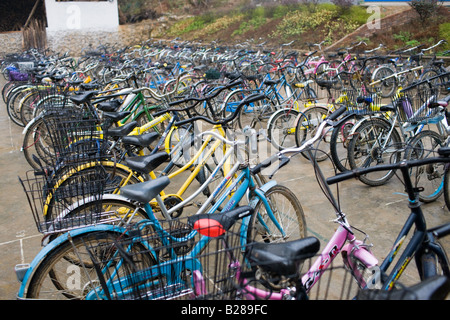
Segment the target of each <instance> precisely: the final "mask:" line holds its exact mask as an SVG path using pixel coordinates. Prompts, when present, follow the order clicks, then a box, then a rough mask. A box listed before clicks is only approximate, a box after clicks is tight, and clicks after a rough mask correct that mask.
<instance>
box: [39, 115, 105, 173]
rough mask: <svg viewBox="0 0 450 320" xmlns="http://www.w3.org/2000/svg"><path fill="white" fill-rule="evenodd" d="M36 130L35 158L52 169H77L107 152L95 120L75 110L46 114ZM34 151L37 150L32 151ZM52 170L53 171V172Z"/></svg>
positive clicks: (99, 127) (97, 122)
mask: <svg viewBox="0 0 450 320" xmlns="http://www.w3.org/2000/svg"><path fill="white" fill-rule="evenodd" d="M43 122H44V124H43V125H42V126H41V127H40V128H39V130H40V131H39V141H37V142H36V143H38V144H39V150H38V153H39V158H40V159H41V160H43V162H44V163H45V164H46V165H47V166H50V167H52V168H57V170H60V169H61V168H62V167H63V166H66V167H68V168H69V167H70V168H72V167H74V166H75V167H77V166H79V165H80V164H82V163H86V162H90V161H96V160H99V159H101V158H102V157H103V156H105V154H106V153H108V146H109V143H108V141H107V140H106V139H104V136H103V131H102V128H101V125H100V123H99V121H98V120H97V119H95V118H92V117H89V116H85V115H84V114H83V113H81V112H79V111H78V110H76V111H75V110H70V109H66V110H65V111H64V112H60V111H58V112H52V113H48V114H47V115H46V116H45V117H44V118H43ZM36 149H38V148H36ZM55 170H56V169H55Z"/></svg>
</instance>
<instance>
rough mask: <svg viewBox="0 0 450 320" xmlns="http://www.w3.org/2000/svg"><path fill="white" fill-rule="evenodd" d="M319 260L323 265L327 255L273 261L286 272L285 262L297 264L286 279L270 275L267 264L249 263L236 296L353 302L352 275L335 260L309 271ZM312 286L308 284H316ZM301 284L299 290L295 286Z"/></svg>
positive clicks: (282, 276)
mask: <svg viewBox="0 0 450 320" xmlns="http://www.w3.org/2000/svg"><path fill="white" fill-rule="evenodd" d="M317 259H320V261H322V262H324V263H325V262H326V261H328V260H329V259H330V257H329V255H326V256H322V255H315V256H313V257H309V256H307V255H304V256H303V257H302V256H297V257H291V258H289V259H288V258H286V259H283V260H282V261H280V260H278V261H277V260H275V261H276V262H275V263H281V264H282V265H283V266H282V267H283V268H289V267H288V266H289V261H290V260H292V261H294V260H295V261H298V263H297V264H296V270H292V273H291V274H289V275H288V276H285V275H279V274H278V273H276V272H273V271H271V270H270V269H271V268H270V267H269V268H267V267H266V266H268V265H271V264H272V262H270V263H267V264H266V263H261V262H260V261H258V263H255V262H254V261H252V262H251V266H252V268H249V269H248V270H249V271H247V272H246V273H245V274H244V277H245V282H241V283H240V284H241V287H240V288H239V290H238V292H239V293H240V297H241V299H244V300H254V299H263V300H271V299H274V300H282V299H299V300H304V299H309V300H350V299H353V298H354V297H355V296H356V295H357V294H358V292H359V291H360V287H359V285H358V284H357V282H356V281H355V278H354V277H353V276H352V273H351V272H350V271H349V269H347V268H346V267H345V265H344V264H343V262H342V260H340V259H339V257H337V258H336V259H335V260H334V261H333V262H332V263H331V265H329V266H328V267H326V268H323V265H322V264H321V265H320V267H319V268H317V269H316V268H314V267H312V266H313V265H314V262H316V260H317ZM319 276H320V278H319V280H317V282H316V283H314V285H312V286H311V283H313V282H314V281H316V279H317V278H318V277H319ZM297 281H301V283H302V285H301V287H298V282H297Z"/></svg>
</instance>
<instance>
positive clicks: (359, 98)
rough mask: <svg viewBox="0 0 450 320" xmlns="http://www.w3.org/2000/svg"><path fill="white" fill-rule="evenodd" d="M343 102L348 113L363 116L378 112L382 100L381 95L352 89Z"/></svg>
mask: <svg viewBox="0 0 450 320" xmlns="http://www.w3.org/2000/svg"><path fill="white" fill-rule="evenodd" d="M344 104H345V105H346V106H347V111H348V113H352V114H358V115H362V116H365V115H373V114H376V113H379V112H380V107H381V106H382V105H383V101H382V97H381V95H379V94H377V93H373V94H368V93H362V92H359V91H354V90H353V91H351V93H349V96H348V99H347V102H346V103H344Z"/></svg>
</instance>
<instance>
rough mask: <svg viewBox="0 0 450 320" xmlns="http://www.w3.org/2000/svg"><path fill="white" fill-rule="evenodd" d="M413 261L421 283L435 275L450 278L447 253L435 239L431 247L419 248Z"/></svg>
mask: <svg viewBox="0 0 450 320" xmlns="http://www.w3.org/2000/svg"><path fill="white" fill-rule="evenodd" d="M415 261H416V265H417V269H418V272H419V276H420V279H421V280H422V281H423V280H426V279H429V278H432V277H434V276H437V275H440V276H442V275H444V276H447V277H450V269H449V260H448V257H447V253H446V252H445V250H444V247H443V246H442V244H441V243H440V242H439V240H437V239H434V241H433V243H432V245H429V246H428V245H425V246H424V248H421V249H420V250H419V251H418V253H417V254H416V255H415Z"/></svg>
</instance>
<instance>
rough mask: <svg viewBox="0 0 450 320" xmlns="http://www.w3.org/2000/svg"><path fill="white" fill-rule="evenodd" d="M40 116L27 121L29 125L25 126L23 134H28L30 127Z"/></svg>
mask: <svg viewBox="0 0 450 320" xmlns="http://www.w3.org/2000/svg"><path fill="white" fill-rule="evenodd" d="M39 118H40V116H38V117H35V118H33V119H31V121H30V122H28V123H27V125H26V126H25V128H23V130H22V134H23V135H24V134H26V133H27V131H28V129H29V128H30V127H31V126H32V125H33V123H35V122H36V121H37V120H38V119H39Z"/></svg>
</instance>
